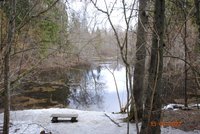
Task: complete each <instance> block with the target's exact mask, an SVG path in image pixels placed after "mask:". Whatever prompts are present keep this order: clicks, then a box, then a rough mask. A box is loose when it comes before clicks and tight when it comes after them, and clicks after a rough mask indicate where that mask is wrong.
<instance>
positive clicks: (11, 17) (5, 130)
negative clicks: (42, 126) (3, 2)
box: [3, 0, 16, 134]
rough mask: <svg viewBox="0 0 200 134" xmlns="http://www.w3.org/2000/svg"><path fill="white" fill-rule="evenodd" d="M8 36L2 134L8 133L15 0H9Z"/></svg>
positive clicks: (5, 54) (5, 56)
mask: <svg viewBox="0 0 200 134" xmlns="http://www.w3.org/2000/svg"><path fill="white" fill-rule="evenodd" d="M8 4H9V12H10V14H9V24H8V38H7V44H6V46H5V52H4V123H3V134H9V122H10V53H11V47H12V44H13V40H14V34H15V4H16V3H15V0H9V3H8Z"/></svg>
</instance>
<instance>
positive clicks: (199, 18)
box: [194, 0, 200, 50]
mask: <svg viewBox="0 0 200 134" xmlns="http://www.w3.org/2000/svg"><path fill="white" fill-rule="evenodd" d="M194 3H195V7H196V13H195V16H196V24H197V26H198V32H199V34H198V43H197V44H198V46H197V48H198V50H200V1H199V0H194Z"/></svg>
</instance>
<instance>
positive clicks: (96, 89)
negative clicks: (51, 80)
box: [69, 64, 126, 112]
mask: <svg viewBox="0 0 200 134" xmlns="http://www.w3.org/2000/svg"><path fill="white" fill-rule="evenodd" d="M82 71H83V72H84V73H83V74H84V75H83V77H82V78H81V79H80V81H79V83H78V84H77V85H74V86H73V85H72V86H70V90H71V92H72V93H71V95H70V98H69V101H70V103H69V107H70V108H76V109H83V110H95V111H108V112H117V111H120V107H119V101H118V97H117V92H116V85H115V81H114V79H115V80H116V82H117V83H116V84H117V88H118V91H119V95H120V100H121V103H122V105H123V106H124V105H125V104H126V90H125V87H126V85H125V68H124V67H123V66H118V67H117V68H113V67H111V66H110V64H102V65H101V66H98V67H96V68H92V69H90V70H82Z"/></svg>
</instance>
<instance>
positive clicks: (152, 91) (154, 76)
mask: <svg viewBox="0 0 200 134" xmlns="http://www.w3.org/2000/svg"><path fill="white" fill-rule="evenodd" d="M154 7H155V9H154V10H155V11H154V33H153V38H152V49H151V61H150V67H149V79H148V87H147V99H146V103H145V109H144V113H143V118H142V126H141V132H140V133H141V134H147V133H149V134H159V133H160V132H161V131H160V126H159V125H156V126H150V125H149V124H150V123H151V122H155V123H156V124H158V123H159V122H160V118H161V105H162V103H161V88H162V87H161V78H162V71H163V44H164V43H163V36H164V13H165V0H156V1H155V5H154Z"/></svg>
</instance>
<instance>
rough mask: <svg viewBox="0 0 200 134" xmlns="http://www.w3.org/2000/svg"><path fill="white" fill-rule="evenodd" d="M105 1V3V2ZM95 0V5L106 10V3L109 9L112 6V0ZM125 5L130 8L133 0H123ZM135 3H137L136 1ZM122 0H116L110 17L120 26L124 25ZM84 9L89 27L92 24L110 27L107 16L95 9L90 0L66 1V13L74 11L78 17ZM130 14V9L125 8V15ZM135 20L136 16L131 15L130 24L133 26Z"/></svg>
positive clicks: (123, 26) (81, 15)
mask: <svg viewBox="0 0 200 134" xmlns="http://www.w3.org/2000/svg"><path fill="white" fill-rule="evenodd" d="M105 1H106V3H105ZM105 1H104V0H97V6H98V7H99V8H100V9H102V10H104V11H106V4H107V6H108V7H109V10H110V9H111V7H112V6H113V3H114V0H105ZM125 2H126V7H127V8H130V6H131V5H132V4H133V2H134V0H133V1H132V0H125ZM136 4H137V3H136ZM122 7H123V6H122V0H117V2H116V3H115V6H114V10H113V12H112V14H111V19H112V22H113V24H114V25H116V26H120V27H122V28H125V27H126V24H125V20H124V14H123V9H122ZM85 9H86V17H87V21H88V26H89V27H90V28H93V27H94V26H96V27H97V26H98V27H99V28H110V24H109V22H108V19H107V16H106V15H105V14H103V13H102V12H100V11H97V9H96V8H95V7H94V6H93V4H92V3H90V0H86V1H85V0H69V1H68V13H69V14H70V13H72V12H76V13H77V14H79V15H80V17H83V14H84V10H85ZM129 14H130V11H129V10H127V15H129ZM133 16H136V12H134V13H133ZM136 21H137V17H133V19H132V21H131V23H130V24H131V26H132V27H134V26H135V24H136Z"/></svg>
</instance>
